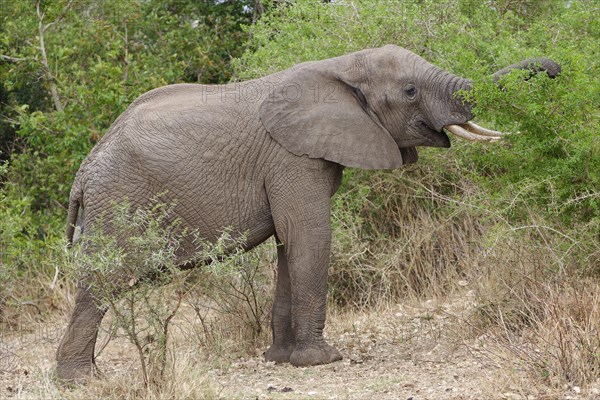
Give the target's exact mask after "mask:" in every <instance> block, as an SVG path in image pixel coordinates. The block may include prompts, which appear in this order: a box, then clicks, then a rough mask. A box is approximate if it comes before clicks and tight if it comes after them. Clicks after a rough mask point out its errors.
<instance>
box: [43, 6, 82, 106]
mask: <svg viewBox="0 0 600 400" xmlns="http://www.w3.org/2000/svg"><path fill="white" fill-rule="evenodd" d="M72 3H73V0H70V1H69V3H68V4H67V5H66V7H65V8H64V10H63V12H62V14H61V15H60V16H59V17H58V18H57V19H56V20H54V22H51V23H49V24H46V25H44V16H45V13H42V12H41V11H40V0H37V3H36V5H35V8H36V12H37V17H38V34H39V37H40V38H39V40H40V47H39V50H40V53H41V56H42V60H41V61H42V66H43V67H44V75H45V77H46V80H47V81H48V85H49V86H50V94H51V95H52V101H53V102H54V108H55V109H56V111H62V110H63V105H62V103H61V102H60V97H59V96H58V89H57V87H56V78H55V77H54V75H53V74H52V70H51V69H50V64H49V63H48V55H47V53H46V45H45V43H44V32H45V31H46V29H48V28H49V27H50V26H52V25H54V24H55V23H57V22H59V21H60V20H62V19H63V18H64V17H65V15H66V13H67V11H68V9H69V8H70V7H71V4H72Z"/></svg>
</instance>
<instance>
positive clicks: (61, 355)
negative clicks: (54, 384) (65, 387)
mask: <svg viewBox="0 0 600 400" xmlns="http://www.w3.org/2000/svg"><path fill="white" fill-rule="evenodd" d="M105 312H106V310H105V309H103V308H102V307H100V305H99V304H98V302H97V301H96V300H95V299H94V297H93V296H92V294H91V293H90V290H89V289H88V288H86V287H82V286H80V287H79V289H78V290H77V295H76V300H75V309H74V310H73V314H72V316H71V320H70V321H69V326H68V327H67V331H66V332H65V335H64V336H63V339H62V341H61V342H60V345H59V347H58V351H57V354H56V360H57V375H58V379H59V380H61V381H63V382H72V383H82V382H85V381H86V380H87V378H89V376H90V375H91V374H92V372H93V367H94V347H95V345H96V338H97V336H98V328H99V327H100V323H101V322H102V317H103V316H104V313H105Z"/></svg>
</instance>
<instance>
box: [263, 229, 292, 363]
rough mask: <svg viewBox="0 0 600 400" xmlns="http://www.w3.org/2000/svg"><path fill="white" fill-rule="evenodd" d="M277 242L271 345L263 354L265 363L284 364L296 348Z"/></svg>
mask: <svg viewBox="0 0 600 400" xmlns="http://www.w3.org/2000/svg"><path fill="white" fill-rule="evenodd" d="M275 240H276V242H277V287H276V289H275V299H274V300H273V309H272V313H271V329H272V331H273V344H272V345H271V347H270V348H269V349H268V350H267V351H266V353H265V359H266V360H267V361H275V362H276V363H285V362H289V361H290V355H291V354H292V352H293V351H294V349H295V347H296V338H295V336H294V331H293V329H292V288H291V284H290V273H289V269H288V262H287V256H286V254H285V247H284V245H283V243H281V241H280V240H279V238H278V237H276V238H275Z"/></svg>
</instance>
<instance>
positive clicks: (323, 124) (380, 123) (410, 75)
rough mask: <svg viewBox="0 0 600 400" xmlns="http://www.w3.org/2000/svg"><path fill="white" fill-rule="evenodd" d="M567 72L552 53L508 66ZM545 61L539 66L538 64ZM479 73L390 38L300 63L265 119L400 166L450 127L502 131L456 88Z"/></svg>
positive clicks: (291, 134)
mask: <svg viewBox="0 0 600 400" xmlns="http://www.w3.org/2000/svg"><path fill="white" fill-rule="evenodd" d="M512 68H528V69H530V70H532V71H533V72H537V71H539V70H543V71H546V72H547V73H548V75H549V76H551V77H553V76H555V75H557V74H558V73H559V72H560V68H559V67H558V65H557V64H556V63H554V62H552V61H551V60H548V59H539V60H529V61H526V62H523V63H521V64H515V65H513V66H510V67H507V68H505V69H503V70H501V71H499V72H498V73H497V74H495V76H494V77H495V79H498V78H499V77H500V76H501V75H502V74H504V73H506V72H508V71H510V69H512ZM536 69H537V70H536ZM470 87H471V81H470V80H468V79H464V78H460V77H457V76H454V75H452V74H449V73H447V72H445V71H444V70H442V69H440V68H437V67H436V66H434V65H431V64H430V63H428V62H427V61H425V60H423V59H422V58H421V57H419V56H418V55H416V54H414V53H412V52H410V51H408V50H405V49H403V48H401V47H398V46H394V45H388V46H385V47H381V48H377V49H368V50H363V51H359V52H356V53H352V54H348V55H345V56H342V57H337V58H332V59H328V60H323V61H317V62H312V63H306V64H302V65H301V66H299V67H298V68H296V69H292V70H291V71H290V72H289V73H288V74H287V75H286V77H285V79H284V80H283V81H281V82H280V83H279V84H278V85H277V86H276V87H275V89H274V91H273V92H272V94H271V96H270V97H269V98H267V99H266V100H265V101H264V102H263V103H262V104H261V107H260V117H261V120H262V122H263V125H264V126H265V128H266V129H267V131H268V132H269V133H270V134H271V136H272V137H273V138H274V139H275V140H276V141H277V142H279V143H280V144H281V145H282V146H283V147H285V148H286V149H287V150H288V151H290V152H292V153H294V154H296V155H299V156H300V155H308V156H309V157H311V158H324V159H326V160H329V161H334V162H337V163H340V164H342V165H345V166H348V167H359V168H366V169H388V168H397V167H399V166H401V165H403V164H407V163H413V162H416V161H417V158H418V155H417V151H416V150H415V147H417V146H432V147H449V146H450V140H449V138H448V136H447V135H446V133H445V132H444V130H447V131H450V132H452V133H454V134H456V135H458V136H462V137H464V138H466V139H471V140H492V139H493V138H497V137H498V136H500V135H501V133H500V132H495V131H490V130H486V129H484V128H481V127H479V126H477V125H475V124H472V123H470V122H469V120H471V119H472V118H473V115H472V113H471V106H470V105H469V104H467V103H465V102H464V101H462V100H461V98H460V97H459V96H457V95H456V92H457V91H459V90H469V89H470Z"/></svg>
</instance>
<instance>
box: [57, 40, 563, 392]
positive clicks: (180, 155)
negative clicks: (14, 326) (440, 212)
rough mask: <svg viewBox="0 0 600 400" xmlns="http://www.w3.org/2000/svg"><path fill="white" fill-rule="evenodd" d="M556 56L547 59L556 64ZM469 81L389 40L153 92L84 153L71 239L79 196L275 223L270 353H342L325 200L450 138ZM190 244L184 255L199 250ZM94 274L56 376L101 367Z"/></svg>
mask: <svg viewBox="0 0 600 400" xmlns="http://www.w3.org/2000/svg"><path fill="white" fill-rule="evenodd" d="M546 61H548V60H545V61H544V62H546ZM548 62H549V63H551V61H548ZM523 66H524V67H527V65H526V64H523ZM513 67H519V66H518V65H516V66H513ZM554 67H556V65H555V64H553V63H552V64H549V66H548V67H547V68H546V67H544V66H543V68H542V69H543V70H548V74H549V75H552V73H551V72H550V70H551V69H552V68H554ZM469 87H470V81H468V80H466V79H463V78H459V77H456V76H453V75H451V74H449V73H447V72H445V71H443V70H441V69H439V68H437V67H435V66H433V65H431V64H429V63H427V62H426V61H425V60H423V59H422V58H420V57H419V56H417V55H415V54H413V53H411V52H410V51H408V50H405V49H402V48H400V47H397V46H394V45H388V46H385V47H382V48H376V49H368V50H364V51H359V52H356V53H352V54H348V55H345V56H342V57H337V58H332V59H327V60H323V61H316V62H308V63H304V64H300V65H297V66H295V67H293V68H291V69H288V70H286V71H283V72H279V73H276V74H273V75H269V76H267V77H264V78H261V79H257V80H253V81H248V82H243V83H237V84H229V85H225V86H206V85H197V84H178V85H171V86H165V87H162V88H158V89H155V90H152V91H150V92H148V93H146V94H144V95H142V96H141V97H139V98H138V99H137V100H135V101H134V102H133V104H131V106H130V107H129V108H128V109H127V111H125V112H124V113H123V114H122V115H121V116H120V117H119V118H118V119H117V121H116V122H115V123H114V124H113V126H112V127H111V128H110V130H109V131H108V133H107V134H106V135H105V136H104V137H103V138H102V140H101V141H100V142H99V143H98V144H97V145H96V147H95V148H94V149H93V150H92V152H91V153H90V155H89V156H88V158H87V159H86V160H85V161H84V162H83V164H82V165H81V167H80V169H79V172H78V173H77V176H76V178H75V182H74V184H73V187H72V190H71V197H70V203H69V217H68V219H69V227H68V231H67V235H68V238H69V240H72V237H73V226H74V224H75V220H76V217H77V213H78V210H79V208H80V207H82V208H83V209H84V212H83V224H84V226H86V227H89V226H91V225H93V223H94V221H95V220H96V219H97V218H98V217H99V216H100V215H101V214H102V213H103V212H106V211H108V210H110V206H111V202H115V201H116V202H118V201H121V200H123V199H124V198H127V199H129V201H130V202H131V203H132V205H133V206H134V207H143V206H144V205H145V204H147V203H148V201H149V199H151V198H153V197H154V196H155V195H156V194H157V193H166V196H167V198H166V199H163V200H166V201H171V200H176V203H177V206H176V208H175V214H176V216H177V217H178V218H180V219H181V221H183V223H184V224H185V226H187V227H189V228H190V229H192V230H193V229H197V230H198V231H199V232H200V233H201V235H202V236H203V237H204V238H206V239H208V240H215V239H216V238H217V237H219V235H220V234H221V233H222V231H223V229H224V228H226V227H231V228H233V232H240V233H241V232H247V233H248V235H247V244H246V246H247V248H248V249H250V248H252V247H254V246H256V245H258V244H260V243H262V242H263V241H265V240H266V239H267V238H269V237H271V236H273V235H275V238H276V241H277V243H278V247H277V256H278V267H277V268H278V273H277V288H276V293H275V299H274V304H273V310H272V331H273V344H272V345H271V347H270V348H269V349H268V350H267V351H266V354H265V358H266V359H267V360H271V361H275V362H278V363H283V362H290V363H292V364H293V365H297V366H306V365H316V364H325V363H330V362H333V361H336V360H340V359H341V358H342V356H341V354H340V353H339V352H338V351H337V350H336V349H335V348H333V347H332V346H330V345H329V344H327V343H326V342H325V340H324V339H323V327H324V324H325V304H326V294H327V268H328V264H329V250H330V242H331V225H330V198H331V196H332V195H333V194H334V193H335V191H336V190H337V189H338V187H339V185H340V182H341V179H342V171H343V169H344V167H358V168H366V169H392V168H398V167H400V166H402V165H404V164H408V163H414V162H416V161H417V152H416V150H415V147H416V146H433V147H449V146H450V141H449V139H448V137H447V136H446V134H445V133H444V132H443V131H442V128H443V127H444V126H446V125H449V124H459V123H464V122H466V121H468V120H470V119H471V118H472V114H471V111H470V107H469V106H468V105H463V104H462V103H461V101H460V100H459V99H457V98H455V96H454V93H455V92H456V91H458V90H460V89H468V88H469ZM108 226H109V225H105V226H104V229H105V230H109V231H110V229H109V228H108ZM110 233H112V234H114V235H117V237H118V235H119V232H110ZM188 249H190V250H189V253H188V254H185V253H186V252H185V251H184V252H183V254H181V263H182V265H183V264H185V263H186V262H190V261H192V260H190V259H189V258H190V256H191V252H192V250H191V249H192V247H188ZM91 284H93V282H80V284H79V289H78V293H77V296H76V304H75V309H74V311H73V315H72V317H71V320H70V322H69V326H68V328H67V331H66V334H65V336H64V338H63V339H62V342H61V343H60V347H59V348H58V353H57V361H58V377H59V378H60V379H62V380H65V381H82V380H85V378H86V377H87V376H89V375H90V374H91V372H92V369H93V363H94V361H93V358H94V345H95V342H96V336H97V332H98V326H99V324H100V322H101V320H102V316H103V314H104V312H105V310H104V309H103V308H102V307H101V306H100V305H99V304H98V302H96V301H95V299H94V298H93V296H92V295H91V293H90V291H89V290H88V289H87V288H89V286H90V285H91Z"/></svg>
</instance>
